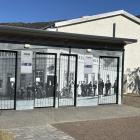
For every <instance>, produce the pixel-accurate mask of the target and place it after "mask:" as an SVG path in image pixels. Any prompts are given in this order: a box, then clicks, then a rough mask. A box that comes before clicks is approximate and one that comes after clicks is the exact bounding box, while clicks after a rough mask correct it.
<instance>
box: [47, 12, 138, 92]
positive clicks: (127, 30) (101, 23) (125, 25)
mask: <svg viewBox="0 0 140 140" xmlns="http://www.w3.org/2000/svg"><path fill="white" fill-rule="evenodd" d="M47 30H52V31H58V32H68V33H79V34H88V35H99V36H108V37H120V38H136V39H137V40H138V41H137V43H134V44H129V45H128V46H130V47H126V51H125V63H124V72H125V75H127V76H126V77H127V78H126V79H125V81H124V83H125V87H126V89H125V90H126V91H125V92H138V93H140V91H139V90H138V87H137V86H135V85H137V84H136V83H135V81H136V80H135V79H136V75H139V67H140V61H139V52H140V41H139V39H140V35H139V34H140V19H139V16H137V17H136V16H134V15H132V14H130V13H128V12H126V11H124V10H120V11H114V12H109V13H103V14H98V15H93V16H84V17H81V18H77V19H71V20H66V21H62V22H56V23H55V24H54V27H53V28H48V29H47ZM134 73H135V74H134ZM133 77H135V78H133ZM139 78H140V77H139ZM136 87H137V88H136ZM139 89H140V87H139Z"/></svg>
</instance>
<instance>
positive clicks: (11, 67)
mask: <svg viewBox="0 0 140 140" xmlns="http://www.w3.org/2000/svg"><path fill="white" fill-rule="evenodd" d="M16 72H17V52H13V51H5V50H0V109H14V108H15V107H16V102H15V99H16V83H15V82H16Z"/></svg>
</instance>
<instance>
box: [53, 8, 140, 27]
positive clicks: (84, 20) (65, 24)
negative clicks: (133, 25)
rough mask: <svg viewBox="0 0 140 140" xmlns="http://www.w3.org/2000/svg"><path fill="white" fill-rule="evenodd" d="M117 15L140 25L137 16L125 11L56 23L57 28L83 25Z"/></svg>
mask: <svg viewBox="0 0 140 140" xmlns="http://www.w3.org/2000/svg"><path fill="white" fill-rule="evenodd" d="M117 15H124V16H126V17H128V18H130V19H132V20H134V21H136V22H138V23H140V19H139V18H137V17H136V16H134V15H132V14H130V13H128V12H126V11H124V10H119V11H114V12H108V13H103V14H98V15H93V16H84V17H82V18H76V19H71V20H66V21H61V22H56V23H55V27H62V26H68V25H71V24H77V23H83V22H87V21H91V20H97V19H101V18H107V17H110V16H117Z"/></svg>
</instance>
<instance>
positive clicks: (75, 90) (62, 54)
mask: <svg viewBox="0 0 140 140" xmlns="http://www.w3.org/2000/svg"><path fill="white" fill-rule="evenodd" d="M61 56H67V57H68V58H70V57H71V56H74V57H75V84H74V104H73V105H72V107H73V106H74V107H76V105H77V69H78V55H77V54H67V53H60V58H59V59H60V60H59V62H61ZM69 65H70V64H69ZM60 69H61V67H60V64H59V79H60ZM59 84H60V83H59ZM69 106H71V105H66V106H60V105H59V95H58V107H69Z"/></svg>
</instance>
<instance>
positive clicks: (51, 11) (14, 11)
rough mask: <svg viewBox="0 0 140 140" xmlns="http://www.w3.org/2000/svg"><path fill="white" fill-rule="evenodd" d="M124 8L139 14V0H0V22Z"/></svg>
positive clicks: (54, 18) (77, 15) (30, 20)
mask: <svg viewBox="0 0 140 140" xmlns="http://www.w3.org/2000/svg"><path fill="white" fill-rule="evenodd" d="M120 9H124V10H126V11H128V12H130V13H132V14H135V15H140V0H0V22H43V21H52V20H62V19H71V18H77V17H81V16H85V15H94V14H98V13H104V12H109V11H114V10H120Z"/></svg>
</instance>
